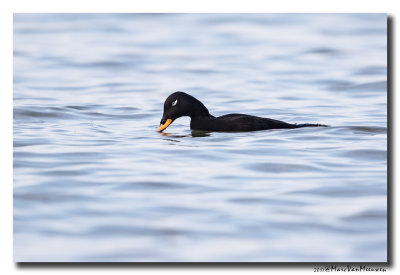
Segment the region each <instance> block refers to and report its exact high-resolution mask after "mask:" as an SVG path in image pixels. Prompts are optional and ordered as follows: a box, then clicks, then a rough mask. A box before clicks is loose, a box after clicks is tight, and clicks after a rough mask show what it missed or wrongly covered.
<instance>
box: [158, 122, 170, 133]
mask: <svg viewBox="0 0 400 275" xmlns="http://www.w3.org/2000/svg"><path fill="white" fill-rule="evenodd" d="M171 123H172V119H167V121H165V123H164V124H161V125H160V127H159V128H158V129H157V132H162V131H164V129H165V128H167V127H168V126H169V125H170V124H171Z"/></svg>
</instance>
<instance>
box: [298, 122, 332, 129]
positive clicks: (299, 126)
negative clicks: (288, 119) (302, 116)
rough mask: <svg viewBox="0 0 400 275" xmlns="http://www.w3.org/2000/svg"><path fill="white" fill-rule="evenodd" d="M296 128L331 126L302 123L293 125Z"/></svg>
mask: <svg viewBox="0 0 400 275" xmlns="http://www.w3.org/2000/svg"><path fill="white" fill-rule="evenodd" d="M293 125H294V127H295V128H302V127H329V125H325V124H313V123H302V124H293Z"/></svg>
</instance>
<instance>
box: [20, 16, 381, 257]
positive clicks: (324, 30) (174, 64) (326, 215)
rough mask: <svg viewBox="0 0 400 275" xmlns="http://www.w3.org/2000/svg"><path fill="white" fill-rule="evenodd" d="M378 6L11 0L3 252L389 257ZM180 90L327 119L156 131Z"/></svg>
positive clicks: (275, 114)
mask: <svg viewBox="0 0 400 275" xmlns="http://www.w3.org/2000/svg"><path fill="white" fill-rule="evenodd" d="M386 23H387V20H386V15H384V14H355V15H354V14H333V15H329V14H312V15H310V14H308V15H307V14H296V15H294V14H290V15H285V14H249V15H246V14H234V15H232V14H208V15H206V14H141V15H135V14H15V15H14V25H13V26H14V36H13V38H14V62H13V65H14V97H13V100H14V101H13V103H14V116H13V121H14V127H13V137H14V147H13V153H14V154H13V161H14V167H13V168H14V169H13V172H14V176H13V179H14V182H13V188H14V200H13V203H14V211H13V215H14V220H13V223H14V260H16V261H189V262H192V261H224V262H227V261H262V262H263V261H264V262H265V261H267V262H276V261H284V262H288V261H295V262H317V261H318V262H332V261H333V262H342V261H346V262H367V261H373V262H379V261H386V251H387V239H386V238H387V228H386V224H387V222H386V221H387V209H386V205H387V201H386V193H387V182H386V178H387V177H386V176H387V168H386V166H387V118H386V109H387V108H386V107H387V102H386V100H387V97H386V96H387V93H386V87H387V79H386V72H387V68H386V50H385V49H386V41H387V39H386V25H387V24H386ZM149 30H151V32H149ZM360 49H362V50H360ZM176 90H182V91H184V92H188V93H189V94H191V95H193V96H195V97H196V98H198V99H199V100H201V101H202V102H203V103H204V104H205V105H206V106H207V107H208V108H210V111H212V113H213V114H215V115H216V116H219V115H223V114H227V113H234V112H237V113H246V114H252V115H256V116H261V117H270V118H274V119H278V120H282V121H287V122H291V123H296V122H299V121H301V122H304V123H313V122H316V120H317V121H318V122H320V123H324V124H328V125H332V127H328V128H301V129H292V130H271V131H268V130H267V131H257V132H247V133H217V132H213V133H209V132H202V131H191V130H190V128H189V125H190V122H189V121H190V119H189V118H180V119H178V120H176V121H174V124H173V125H171V126H170V127H169V128H168V132H169V133H161V134H160V133H157V132H156V131H155V130H156V129H157V126H158V125H156V124H157V123H158V122H159V119H160V117H161V115H162V111H163V103H164V100H165V98H166V97H167V96H168V95H169V94H171V93H172V92H175V91H176ZM195 137H196V138H195ZM197 137H201V138H197ZM166 142H167V144H168V145H175V146H165V145H166Z"/></svg>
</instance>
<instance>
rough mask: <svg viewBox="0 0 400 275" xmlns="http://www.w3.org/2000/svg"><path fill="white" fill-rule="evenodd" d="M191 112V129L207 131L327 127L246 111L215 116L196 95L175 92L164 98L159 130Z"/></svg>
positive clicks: (189, 114)
mask: <svg viewBox="0 0 400 275" xmlns="http://www.w3.org/2000/svg"><path fill="white" fill-rule="evenodd" d="M183 116H189V117H190V129H191V130H199V131H207V132H249V131H261V130H271V129H295V128H302V127H327V125H324V124H310V123H304V124H292V123H287V122H284V121H280V120H276V119H271V118H264V117H258V116H253V115H246V114H237V113H234V114H227V115H223V116H219V117H215V116H213V115H211V114H210V112H209V111H208V109H207V108H206V106H204V104H203V103H201V101H200V100H198V99H197V98H195V97H193V96H191V95H189V94H187V93H184V92H180V91H178V92H175V93H172V94H171V95H169V96H168V97H167V99H166V100H165V102H164V112H163V115H162V118H161V121H160V126H159V128H158V129H157V132H160V133H161V132H162V131H164V130H165V129H166V128H167V127H168V126H170V125H171V124H172V122H174V121H175V120H176V119H177V118H180V117H183Z"/></svg>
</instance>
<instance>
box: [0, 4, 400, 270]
mask: <svg viewBox="0 0 400 275" xmlns="http://www.w3.org/2000/svg"><path fill="white" fill-rule="evenodd" d="M396 2H398V1H397V0H396V1H395V0H380V1H367V0H364V1H351V0H335V1H321V0H298V1H296V0H292V1H289V0H275V1H267V0H264V1H262V0H243V1H235V0H202V1H201V0H197V1H190V0H165V1H162V0H146V1H132V0H131V1H122V0H112V1H105V0H98V1H84V0H69V1H63V2H61V1H50V0H34V1H33V0H31V1H29V0H15V1H7V0H3V1H2V2H1V4H0V27H1V36H0V37H1V38H2V39H1V42H0V47H1V50H0V66H1V71H0V72H1V74H0V82H1V86H0V88H1V90H0V96H1V100H0V103H1V106H0V120H1V132H0V138H1V143H0V144H1V149H0V150H1V151H0V152H1V153H0V156H1V166H0V167H1V184H0V186H1V191H0V194H1V198H0V203H1V207H0V210H1V217H2V223H1V226H0V237H1V241H0V244H1V245H0V247H1V248H0V253H1V254H0V270H1V271H2V274H14V273H19V272H29V273H36V274H43V273H50V274H58V273H64V274H87V273H89V274H104V273H106V274H108V273H110V274H115V273H129V274H132V273H134V274H138V273H139V274H144V273H146V274H148V273H150V274H158V273H163V274H177V273H178V274H187V273H188V271H190V273H198V274H203V273H207V274H209V273H211V274H216V273H218V274H243V273H246V274H247V273H250V274H254V273H258V274H266V273H267V272H271V271H272V272H274V273H275V272H277V273H289V272H290V273H301V274H306V273H307V274H308V273H314V272H313V269H312V268H310V267H309V266H307V267H305V268H299V269H293V268H288V269H283V268H281V267H279V268H277V267H273V266H272V267H268V268H264V267H257V268H254V267H253V268H248V269H244V268H241V267H239V268H238V267H235V266H232V267H226V268H225V267H224V268H217V267H216V268H212V267H208V268H198V267H194V268H186V267H185V268H165V267H161V268H160V267H158V268H157V267H156V268H143V267H142V268H140V267H138V268H130V267H126V268H104V267H95V268H79V267H74V268H51V269H49V268H46V269H43V268H30V269H27V268H25V269H21V268H18V267H17V266H16V265H15V264H14V262H13V259H12V64H13V63H12V62H13V61H12V49H13V47H12V20H13V13H16V12H30V13H36V12H104V13H108V12H282V13H285V12H291V13H293V12H294V13H301V12H311V13H312V12H327V13H331V12H371V13H372V12H373V13H375V12H383V13H388V14H389V16H391V17H392V18H393V23H394V24H393V25H394V26H393V46H395V45H396V37H398V34H399V31H398V28H397V27H396V25H397V21H398V16H399V14H400V13H399V9H398V8H397V6H398V5H397V3H396ZM393 57H394V58H395V60H394V61H393V82H394V83H393V95H392V99H393V100H394V102H393V109H394V117H393V118H392V119H393V120H394V121H393V134H394V135H393V141H394V143H396V142H395V140H396V139H395V137H396V136H397V133H396V132H397V131H394V130H396V129H398V116H397V112H396V106H398V104H397V103H398V96H396V92H395V82H396V81H395V80H396V79H399V78H398V73H397V72H396V70H395V67H396V66H395V64H396V63H397V62H396V61H397V60H398V58H397V53H396V49H395V47H393ZM396 118H397V119H396ZM393 147H394V148H393V149H396V150H395V152H393V153H394V154H393V155H392V160H393V170H394V171H396V170H398V169H397V168H398V165H397V163H396V162H395V159H396V156H397V155H398V154H397V153H398V146H393ZM394 171H393V172H394ZM393 176H394V177H393V179H392V180H393V187H392V188H393V191H395V194H394V195H393V206H394V209H393V215H394V216H393V219H394V220H393V221H394V224H393V228H392V229H393V235H394V236H393V240H394V241H396V242H395V243H394V244H393V246H394V249H393V257H394V258H393V262H394V264H393V267H392V268H389V269H388V270H387V272H386V273H388V274H389V273H394V272H396V273H398V272H399V268H398V265H399V261H398V259H399V257H398V256H397V255H396V247H398V245H397V244H398V239H399V238H398V237H396V236H395V232H396V230H395V228H397V226H396V223H395V222H396V221H397V218H396V216H398V215H397V214H396V213H398V211H396V210H398V209H397V208H398V207H397V205H396V198H398V197H399V196H397V195H398V193H399V192H398V190H399V188H396V180H395V178H396V177H395V175H393ZM314 274H315V273H314Z"/></svg>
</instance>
